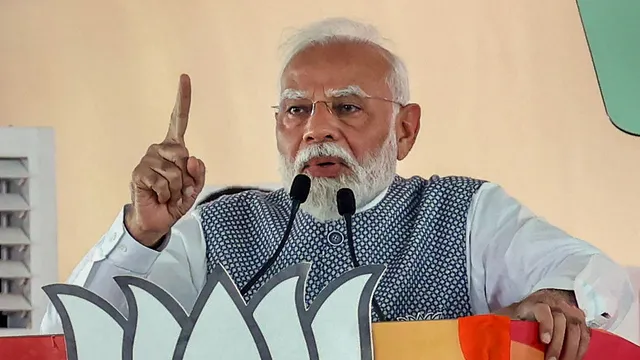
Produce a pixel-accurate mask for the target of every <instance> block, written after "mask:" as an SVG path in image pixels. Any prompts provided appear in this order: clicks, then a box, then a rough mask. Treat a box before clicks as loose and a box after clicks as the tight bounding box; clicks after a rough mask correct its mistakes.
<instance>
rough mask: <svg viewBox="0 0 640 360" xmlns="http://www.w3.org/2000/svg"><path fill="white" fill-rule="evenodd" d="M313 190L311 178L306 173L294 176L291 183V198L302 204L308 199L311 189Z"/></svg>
mask: <svg viewBox="0 0 640 360" xmlns="http://www.w3.org/2000/svg"><path fill="white" fill-rule="evenodd" d="M310 190H311V179H310V178H309V177H308V176H307V175H305V174H298V175H296V177H295V178H293V182H292V183H291V190H289V196H290V197H291V200H293V201H297V202H299V203H300V204H302V203H304V202H305V201H307V197H308V196H309V191H310Z"/></svg>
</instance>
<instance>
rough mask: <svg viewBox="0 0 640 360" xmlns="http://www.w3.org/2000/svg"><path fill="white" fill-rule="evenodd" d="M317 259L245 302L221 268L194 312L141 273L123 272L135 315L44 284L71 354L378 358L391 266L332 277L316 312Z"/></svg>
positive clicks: (124, 359)
mask: <svg viewBox="0 0 640 360" xmlns="http://www.w3.org/2000/svg"><path fill="white" fill-rule="evenodd" d="M309 269H310V264H308V263H303V264H299V265H296V266H293V267H291V268H288V269H286V270H284V271H283V272H281V273H280V274H278V275H276V276H275V277H274V278H272V279H271V280H270V281H269V282H268V283H267V284H266V285H265V286H263V287H262V288H261V289H260V290H259V292H258V293H256V294H255V295H254V296H253V298H252V299H251V301H250V302H249V303H248V304H247V303H245V301H244V300H243V298H242V296H241V295H240V292H239V291H238V289H237V287H236V286H235V285H234V284H233V282H232V280H231V278H230V277H229V275H228V273H227V272H226V271H225V270H224V268H223V267H221V266H218V267H216V268H215V269H214V271H213V273H212V274H211V275H210V278H209V281H208V282H207V284H206V285H205V287H204V289H203V290H202V292H201V294H200V296H199V297H198V299H197V301H196V303H195V306H194V308H193V311H191V313H190V314H187V313H186V312H185V311H184V309H183V308H182V307H181V306H180V305H179V304H178V302H177V301H176V300H175V299H173V298H172V297H171V296H170V295H169V294H168V293H166V292H165V291H164V290H162V289H161V288H159V287H158V286H156V285H154V284H152V283H150V282H148V281H146V280H144V279H140V278H136V277H128V276H127V277H116V278H115V281H116V283H117V284H118V286H119V287H120V288H121V289H122V292H123V293H124V295H125V298H126V302H127V305H128V309H129V311H128V316H126V317H125V316H124V315H123V314H121V313H120V312H118V311H117V310H116V309H115V308H114V307H113V306H112V305H110V304H109V303H107V302H106V301H105V300H104V299H102V298H100V297H99V296H97V295H96V294H94V293H92V292H90V291H89V290H86V289H84V288H82V287H79V286H75V285H68V284H54V285H49V286H46V287H44V291H45V292H46V294H47V295H48V296H49V298H50V299H51V301H52V303H53V305H54V306H55V308H56V310H57V311H58V313H59V314H60V317H61V320H62V326H63V330H64V334H65V338H66V342H67V352H68V359H69V360H138V359H154V360H165V359H166V360H196V359H197V360H201V359H225V360H236V359H237V360H253V359H256V360H258V359H273V360H285V359H296V360H300V359H309V360H322V359H332V360H335V359H341V360H351V359H353V360H370V359H373V349H372V339H371V317H370V306H371V300H372V297H373V293H374V291H375V288H376V286H377V284H378V281H379V279H380V277H381V275H382V273H383V271H384V266H377V265H371V266H365V267H360V268H357V269H354V270H352V271H349V272H347V273H345V274H344V275H343V276H341V277H339V278H338V279H336V280H335V281H333V282H331V283H330V284H329V285H328V286H327V288H325V289H324V290H323V291H322V292H321V293H320V295H318V297H317V298H316V299H315V301H314V302H313V304H311V306H310V307H309V308H306V306H305V302H304V295H305V284H306V278H307V274H308V272H309Z"/></svg>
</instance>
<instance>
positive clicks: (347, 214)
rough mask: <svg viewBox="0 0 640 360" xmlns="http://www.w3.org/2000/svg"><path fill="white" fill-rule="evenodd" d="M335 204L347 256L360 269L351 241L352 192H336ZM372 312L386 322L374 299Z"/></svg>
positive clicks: (353, 209)
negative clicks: (344, 228) (343, 227)
mask: <svg viewBox="0 0 640 360" xmlns="http://www.w3.org/2000/svg"><path fill="white" fill-rule="evenodd" d="M336 202H337V204H338V214H340V216H342V217H343V218H344V221H345V223H346V225H347V244H348V245H349V255H350V257H351V262H352V263H353V266H354V267H360V262H359V261H358V257H357V256H356V247H355V243H354V240H353V220H352V217H353V215H354V214H355V213H356V197H355V195H353V191H351V189H348V188H342V189H340V190H338V193H337V194H336ZM371 300H372V305H373V311H375V312H376V314H377V315H378V319H380V321H387V320H386V317H385V316H384V313H383V312H382V309H380V306H379V305H378V302H377V301H376V299H375V298H372V299H371Z"/></svg>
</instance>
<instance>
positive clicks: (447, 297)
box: [42, 19, 632, 359]
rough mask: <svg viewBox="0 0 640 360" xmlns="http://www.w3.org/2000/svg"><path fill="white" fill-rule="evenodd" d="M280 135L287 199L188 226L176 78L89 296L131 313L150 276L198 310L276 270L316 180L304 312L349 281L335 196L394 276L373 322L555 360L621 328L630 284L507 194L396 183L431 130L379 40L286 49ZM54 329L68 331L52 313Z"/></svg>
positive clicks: (197, 178) (300, 242) (185, 103)
mask: <svg viewBox="0 0 640 360" xmlns="http://www.w3.org/2000/svg"><path fill="white" fill-rule="evenodd" d="M286 46H287V48H288V49H289V50H290V51H289V52H288V57H287V58H286V61H285V62H284V64H283V68H282V69H283V70H282V72H281V73H280V74H279V75H280V81H281V94H280V103H279V105H278V106H277V107H276V114H275V130H276V137H277V143H278V151H279V153H280V159H281V162H280V165H281V174H282V181H283V185H284V187H285V189H281V190H278V191H274V192H271V193H269V192H262V191H252V190H249V191H244V192H240V193H238V194H234V195H229V196H224V197H222V198H219V199H217V200H215V201H213V202H209V203H206V204H203V205H201V206H199V207H198V208H197V209H196V210H194V211H189V210H190V209H191V207H192V206H193V205H194V203H195V201H196V197H197V196H198V194H199V193H200V191H201V190H202V188H203V186H204V183H205V165H204V163H203V162H202V161H201V160H199V159H198V158H196V157H193V156H191V155H190V154H189V152H188V150H187V147H186V145H185V141H184V134H185V131H186V128H187V120H188V114H189V106H190V101H191V100H190V99H191V85H190V79H189V77H187V76H186V75H183V76H182V77H181V78H180V83H179V90H178V97H177V101H176V105H175V108H174V111H173V113H172V118H171V124H170V127H169V131H168V133H167V135H166V138H165V140H164V141H162V142H161V143H159V144H154V145H151V146H150V147H149V149H148V151H147V153H146V154H145V155H144V157H143V158H142V160H141V161H140V163H139V165H138V166H137V167H136V168H135V169H134V171H133V176H132V181H131V204H128V205H126V206H124V208H123V210H122V212H121V213H120V214H119V215H118V217H117V218H116V220H115V222H114V223H113V225H112V226H111V228H110V229H109V230H108V231H107V233H106V234H105V235H104V236H103V237H102V239H101V240H100V242H99V243H98V244H97V245H96V246H95V247H94V248H93V249H92V250H91V251H90V253H89V254H87V256H86V257H85V258H84V260H83V261H82V262H81V263H80V265H78V267H77V268H76V269H75V271H74V272H73V274H72V275H71V278H70V279H69V282H70V283H73V284H78V285H81V286H84V287H85V288H87V289H90V290H91V291H93V292H95V293H97V294H99V295H100V296H102V297H104V298H105V299H107V300H108V301H109V302H111V303H112V304H113V305H114V306H116V307H117V308H118V309H120V310H121V311H123V312H126V305H125V304H124V299H123V295H122V294H121V292H120V290H119V288H118V287H117V286H116V283H115V282H114V281H113V280H112V278H113V277H114V276H117V275H134V276H139V277H144V278H147V279H149V280H150V281H153V282H155V283H156V284H158V285H160V286H161V287H163V288H164V289H166V290H167V291H168V292H170V293H171V294H172V295H173V296H174V297H175V298H176V299H177V300H178V301H179V302H180V303H181V304H182V305H183V306H184V307H185V308H186V309H187V310H189V309H191V307H192V306H193V303H194V301H195V299H196V297H197V296H198V293H199V292H200V290H201V289H202V287H203V284H204V282H205V278H206V276H207V274H208V273H210V272H211V271H212V268H213V267H214V266H215V265H216V264H217V263H221V264H222V265H224V266H225V268H226V269H227V270H228V272H229V273H230V275H231V277H232V278H233V279H234V281H235V282H236V284H238V285H239V286H242V285H244V284H246V283H247V282H248V281H249V280H250V279H251V278H252V277H253V276H254V275H255V274H256V272H258V270H259V269H260V268H261V267H262V265H263V264H264V263H265V262H266V261H267V260H268V259H269V258H270V257H271V256H272V255H273V253H274V251H275V249H276V247H277V246H278V244H279V242H280V239H281V237H282V233H283V232H284V228H285V225H286V223H287V217H288V214H289V209H290V207H291V200H290V199H289V197H288V196H287V189H288V188H289V187H290V186H291V183H292V180H293V178H294V177H295V176H296V175H297V174H300V173H304V174H306V175H308V176H309V177H310V178H311V190H310V194H309V197H308V200H307V201H306V202H305V203H304V204H303V205H302V207H301V209H302V211H301V212H300V213H299V214H298V216H297V218H296V220H295V224H294V228H293V229H294V230H293V232H292V234H291V236H290V238H289V240H288V242H287V243H286V244H285V247H284V249H283V250H282V253H281V254H280V256H279V257H278V258H277V260H276V262H275V263H274V264H273V266H272V267H271V268H270V269H269V271H268V272H267V273H266V274H265V276H262V277H261V278H260V279H259V281H258V282H256V283H255V284H254V285H253V286H252V287H251V288H250V289H249V291H248V292H247V294H246V298H247V299H248V298H250V297H251V295H252V294H253V293H254V292H255V291H256V290H257V289H259V288H260V286H261V285H262V284H264V283H265V282H266V281H267V280H268V278H269V277H270V276H273V275H274V274H275V273H277V272H279V271H282V270H283V269H285V268H287V267H289V266H292V265H294V264H298V263H300V262H305V261H310V262H312V263H313V265H312V268H311V271H310V274H309V278H308V287H307V292H308V297H307V299H306V300H307V302H310V301H312V300H313V298H314V297H315V296H316V295H317V294H318V293H319V292H320V290H322V289H323V287H324V286H326V285H327V284H328V283H329V282H330V281H332V280H333V279H335V278H336V277H338V276H339V275H340V274H342V273H344V272H346V271H348V270H350V269H351V268H352V267H353V262H352V259H351V258H350V255H349V249H348V246H347V244H346V241H344V238H345V235H344V234H345V233H346V232H345V225H344V221H342V220H341V217H340V215H339V213H338V209H337V205H336V193H337V191H338V190H339V189H341V188H345V187H346V188H350V189H352V190H353V193H354V194H355V199H356V203H357V211H356V213H355V215H354V216H353V228H354V237H355V252H356V257H357V259H358V261H359V263H360V264H384V265H386V266H387V270H386V272H385V274H384V276H383V278H382V280H381V282H380V285H379V287H378V289H377V291H376V293H375V297H374V299H375V301H376V305H377V307H378V309H377V310H378V311H376V312H374V313H373V315H372V316H373V318H374V320H375V321H379V320H387V321H393V320H403V319H404V320H406V319H434V318H435V319H453V318H458V317H462V316H468V315H472V314H483V313H490V312H496V313H502V314H506V315H508V316H511V317H513V318H519V319H528V320H534V321H538V322H539V323H540V324H541V326H540V339H541V340H542V341H543V342H544V343H546V344H549V346H548V349H547V357H548V358H549V359H551V358H554V359H559V358H562V359H577V358H581V357H582V356H583V354H584V352H585V351H586V347H587V344H588V341H589V330H588V328H589V327H599V328H605V329H613V328H615V327H616V325H617V324H618V323H619V321H620V320H621V318H622V317H623V316H624V315H625V314H626V312H627V311H628V309H629V307H630V304H631V300H632V291H631V285H630V283H629V280H628V278H627V277H626V275H625V274H624V272H623V270H622V269H621V268H620V267H618V266H617V265H616V264H615V263H614V262H613V261H611V260H610V259H609V258H608V257H607V256H605V255H604V254H603V253H602V252H600V251H599V250H598V249H596V248H594V247H593V246H591V245H589V244H587V243H586V242H583V241H581V240H579V239H576V238H574V237H571V236H570V235H567V234H566V233H565V232H563V231H562V230H560V229H558V228H556V227H554V226H552V225H550V224H549V223H547V222H546V221H545V220H543V219H541V218H539V217H537V216H535V215H534V214H532V213H531V212H530V211H529V210H527V209H526V208H525V207H524V206H523V205H521V204H520V203H519V202H518V201H517V200H515V199H514V198H512V197H510V196H509V195H507V194H506V193H505V191H504V190H503V189H502V188H500V187H499V186H498V185H495V184H492V183H489V182H485V181H481V180H476V179H472V178H466V177H443V178H439V177H432V178H430V179H425V178H421V177H418V176H415V177H412V178H409V179H405V178H402V177H399V176H397V175H396V174H395V171H396V163H397V161H400V160H402V159H404V158H405V157H406V156H407V155H408V154H409V152H410V151H411V148H412V146H413V144H414V142H415V140H416V137H417V135H418V131H419V129H420V111H421V110H420V106H419V105H418V104H414V103H410V102H409V81H408V77H407V70H406V68H405V65H404V64H403V62H402V61H401V59H400V58H398V57H397V56H396V55H394V54H393V53H391V52H390V51H389V50H387V49H386V48H385V47H383V45H382V42H381V38H380V36H379V35H378V33H377V31H376V30H375V28H373V27H372V26H369V25H366V24H361V23H356V22H353V21H350V20H346V19H329V20H325V21H322V22H319V23H316V24H312V25H310V26H309V27H307V28H305V29H303V30H301V31H299V32H298V33H297V34H296V35H295V36H293V37H292V38H291V39H289V41H288V42H287V43H286ZM42 329H43V331H45V332H54V331H59V329H60V323H59V319H58V315H57V314H56V313H55V310H54V309H53V308H52V307H49V309H48V313H47V316H46V317H45V319H44V321H43V324H42Z"/></svg>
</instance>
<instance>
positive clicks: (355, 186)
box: [280, 127, 398, 222]
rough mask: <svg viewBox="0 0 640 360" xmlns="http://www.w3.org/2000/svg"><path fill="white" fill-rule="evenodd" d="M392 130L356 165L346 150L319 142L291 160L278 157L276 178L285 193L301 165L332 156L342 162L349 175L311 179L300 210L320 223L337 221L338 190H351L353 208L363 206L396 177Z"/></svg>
mask: <svg viewBox="0 0 640 360" xmlns="http://www.w3.org/2000/svg"><path fill="white" fill-rule="evenodd" d="M394 130H395V129H394V128H393V127H392V128H391V131H390V132H389V136H388V137H387V139H386V140H385V142H384V143H383V144H382V146H381V147H380V149H379V150H378V151H377V152H376V153H371V154H367V155H366V156H365V158H364V159H363V160H362V163H361V164H360V163H359V162H358V161H356V159H355V157H354V156H353V155H352V154H351V153H350V152H349V151H347V150H345V149H343V148H342V147H340V146H338V145H336V144H335V143H332V142H327V143H319V144H316V145H313V146H310V147H308V148H306V149H304V150H302V151H300V152H299V153H298V154H297V156H296V158H295V160H293V159H290V158H287V157H285V156H283V155H282V154H281V155H280V176H281V178H282V183H283V186H284V187H285V189H287V190H289V189H290V187H291V183H292V182H293V178H294V177H295V176H296V175H297V174H299V173H300V171H302V168H303V166H304V164H305V163H307V162H308V161H309V160H311V159H313V158H316V157H320V156H335V157H338V158H340V159H342V160H343V161H344V163H345V164H346V165H347V166H348V167H349V169H350V170H351V172H350V173H349V174H343V175H340V176H339V177H337V178H317V177H311V176H310V178H311V190H310V192H309V197H308V198H307V201H306V202H305V203H303V204H302V205H301V206H300V209H301V210H302V211H304V212H306V213H308V214H310V215H311V216H313V217H314V218H315V219H317V220H318V221H321V222H326V221H331V220H337V219H340V218H341V216H340V214H339V213H338V205H337V203H336V194H337V193H338V190H340V189H342V188H349V189H351V190H352V191H353V194H354V195H355V199H356V207H358V208H360V207H362V206H365V205H366V204H368V203H369V202H371V201H372V200H373V199H375V197H376V196H378V195H379V194H380V193H382V191H384V189H386V188H387V187H388V186H389V185H391V183H392V182H393V178H394V176H395V174H396V164H397V160H396V159H397V153H398V150H397V149H398V145H397V143H396V135H395V131H394Z"/></svg>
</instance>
